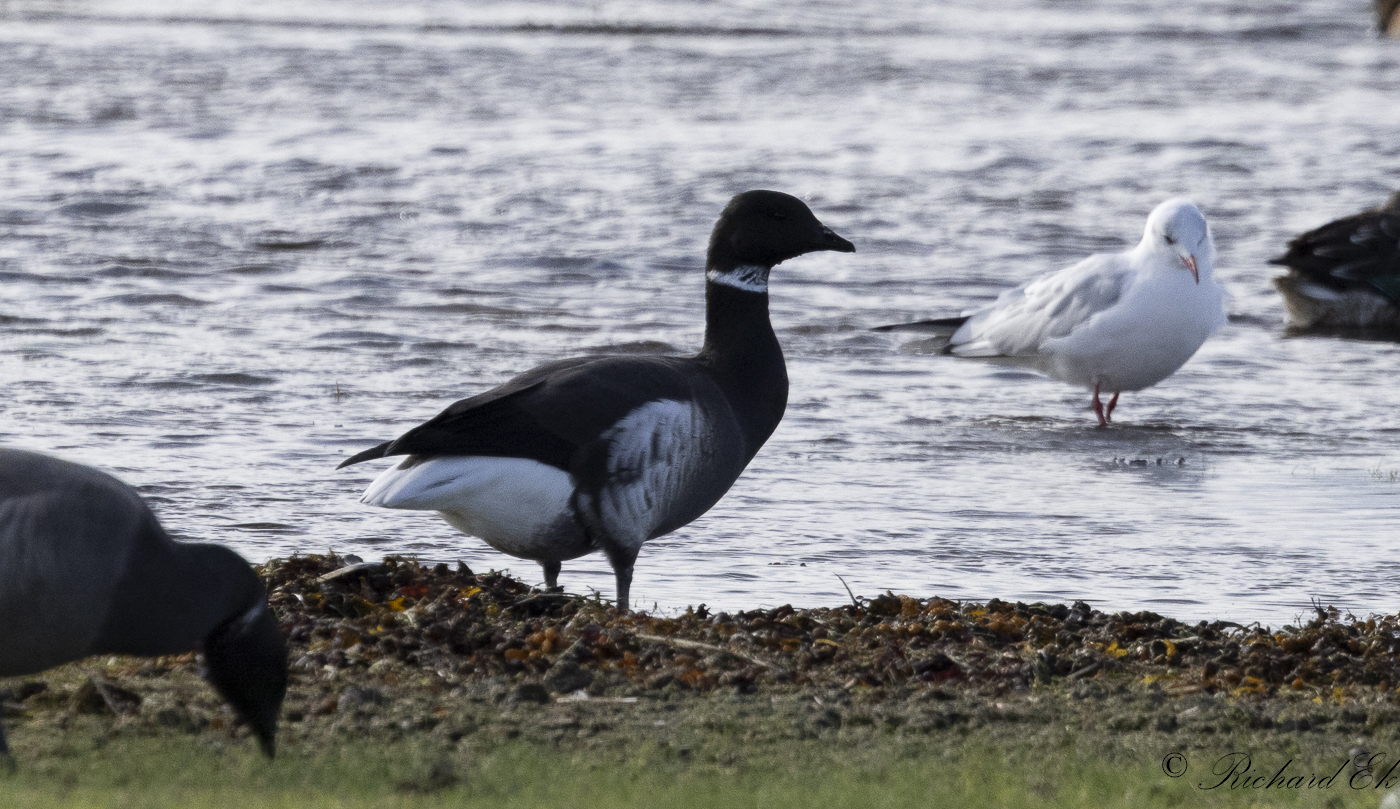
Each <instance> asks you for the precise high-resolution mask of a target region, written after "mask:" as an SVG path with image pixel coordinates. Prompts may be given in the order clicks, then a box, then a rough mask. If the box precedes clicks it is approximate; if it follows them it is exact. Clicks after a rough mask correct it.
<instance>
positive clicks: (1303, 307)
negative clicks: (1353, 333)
mask: <svg viewBox="0 0 1400 809" xmlns="http://www.w3.org/2000/svg"><path fill="white" fill-rule="evenodd" d="M1269 263H1270V264H1280V265H1282V266H1284V267H1287V268H1288V269H1289V272H1288V274H1287V275H1283V276H1280V277H1278V278H1275V279H1274V285H1275V286H1277V287H1278V289H1279V291H1280V292H1282V293H1283V301H1284V303H1285V304H1286V305H1287V307H1288V326H1289V328H1291V329H1294V330H1296V331H1309V330H1315V331H1326V330H1333V331H1348V330H1357V331H1392V332H1400V191H1397V192H1396V193H1394V194H1392V195H1391V197H1390V199H1389V201H1387V202H1386V203H1385V204H1384V205H1382V206H1381V207H1379V208H1373V209H1371V210H1369V211H1363V212H1361V213H1359V214H1355V215H1353V216H1348V217H1344V218H1342V219H1338V220H1336V221H1335V222H1328V223H1327V224H1325V225H1323V226H1322V227H1320V228H1317V229H1316V230H1310V231H1308V232H1307V233H1304V234H1303V235H1301V236H1299V237H1297V238H1296V239H1294V240H1293V241H1291V242H1289V243H1288V252H1287V253H1284V254H1283V255H1281V256H1279V257H1278V258H1276V259H1273V260H1272V261H1270V262H1269Z"/></svg>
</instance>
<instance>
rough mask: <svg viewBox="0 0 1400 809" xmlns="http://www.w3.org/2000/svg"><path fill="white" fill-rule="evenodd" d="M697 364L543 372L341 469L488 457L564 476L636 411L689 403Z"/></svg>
mask: <svg viewBox="0 0 1400 809" xmlns="http://www.w3.org/2000/svg"><path fill="white" fill-rule="evenodd" d="M695 364H696V361H695V360H693V359H688V358H681V357H593V358H588V357H585V358H577V359H570V360H561V361H559V362H554V363H549V364H547V365H541V366H540V367H538V368H535V369H532V370H530V371H526V372H525V373H523V374H521V375H520V376H517V377H515V378H514V379H512V380H510V381H509V382H507V383H505V384H504V385H501V386H500V387H498V388H494V389H492V390H489V391H487V392H485V393H482V394H479V395H477V396H473V397H471V398H469V399H463V400H461V401H459V402H456V403H454V404H452V405H451V406H449V407H448V408H447V409H446V410H444V411H442V412H441V413H439V414H438V415H436V416H434V417H433V418H432V419H430V420H428V421H426V422H424V423H422V424H420V425H418V426H417V427H414V428H413V429H411V430H409V431H408V432H406V433H404V434H403V435H401V436H399V437H398V438H396V439H394V440H393V441H386V442H384V443H383V444H380V445H378V446H376V447H372V448H370V449H368V450H365V451H364V452H361V453H359V454H357V455H354V456H351V457H350V458H347V459H346V460H345V461H344V462H342V463H341V464H340V466H342V467H344V466H349V465H351V464H356V463H360V462H361V461H367V460H371V459H373V458H383V457H387V456H391V455H421V456H425V457H432V456H437V455H491V456H497V457H505V458H529V459H531V460H535V461H539V462H541V463H545V464H549V465H550V466H553V467H556V468H559V469H565V470H567V469H569V467H570V463H571V461H572V459H573V458H574V457H575V453H576V452H577V451H578V449H579V448H580V447H581V446H584V445H586V444H588V443H590V442H592V441H595V440H597V439H598V438H599V437H600V436H601V435H602V434H603V433H604V432H606V431H607V430H608V429H609V428H610V427H612V426H613V425H614V424H616V423H617V422H619V421H621V420H622V418H623V417H624V416H626V415H627V414H628V413H630V412H632V411H633V410H635V409H636V408H638V407H640V406H641V405H643V404H646V403H647V402H651V401H656V400H661V399H670V400H674V401H681V402H688V401H691V400H692V399H694V397H695V391H694V386H695V384H696V383H697V375H696V374H695V368H694V367H692V366H694V365H695Z"/></svg>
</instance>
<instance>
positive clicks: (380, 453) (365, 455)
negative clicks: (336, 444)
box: [336, 441, 394, 469]
mask: <svg viewBox="0 0 1400 809" xmlns="http://www.w3.org/2000/svg"><path fill="white" fill-rule="evenodd" d="M392 443H394V442H393V441H385V442H384V443H383V444H380V445H379V446H377V447H370V448H369V449H367V450H365V451H364V452H357V453H355V454H354V455H351V456H350V457H349V458H346V459H345V460H343V461H341V462H340V465H339V466H337V467H336V469H344V468H345V467H347V466H351V465H352V464H357V463H360V462H361V461H372V460H374V459H375V458H383V457H384V453H386V452H388V451H389V445H390V444H392Z"/></svg>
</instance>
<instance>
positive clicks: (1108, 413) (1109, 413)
mask: <svg viewBox="0 0 1400 809" xmlns="http://www.w3.org/2000/svg"><path fill="white" fill-rule="evenodd" d="M1118 393H1119V392H1118V391H1115V392H1114V394H1113V398H1112V399H1109V400H1108V408H1107V409H1106V410H1104V414H1103V420H1104V421H1113V408H1115V407H1117V406H1118Z"/></svg>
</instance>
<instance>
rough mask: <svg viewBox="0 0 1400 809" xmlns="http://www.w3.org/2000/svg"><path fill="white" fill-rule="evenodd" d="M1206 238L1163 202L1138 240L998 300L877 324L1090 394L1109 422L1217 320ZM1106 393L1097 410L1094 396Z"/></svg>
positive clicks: (1201, 224)
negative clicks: (1125, 398) (1121, 402)
mask: <svg viewBox="0 0 1400 809" xmlns="http://www.w3.org/2000/svg"><path fill="white" fill-rule="evenodd" d="M1214 270H1215V242H1214V240H1213V239H1212V238H1211V234H1210V226H1209V225H1208V224H1207V223H1206V218H1205V216H1204V215H1202V214H1201V211H1200V209H1199V208H1197V207H1196V206H1195V205H1194V204H1192V203H1191V202H1190V201H1189V200H1186V199H1182V198H1174V199H1169V200H1167V201H1166V202H1163V203H1162V204H1161V205H1158V206H1157V207H1156V208H1155V209H1154V210H1153V211H1152V213H1151V214H1150V215H1149V216H1148V217H1147V227H1146V229H1145V230H1144V232H1143V234H1142V241H1141V242H1139V243H1138V245H1137V246H1136V247H1134V248H1132V249H1131V250H1127V251H1124V252H1122V253H1111V254H1110V253H1099V254H1096V255H1092V256H1089V257H1088V258H1086V259H1084V260H1083V261H1081V262H1079V263H1078V264H1075V265H1073V266H1071V267H1066V268H1065V269H1063V270H1060V271H1058V272H1054V273H1050V274H1048V275H1043V276H1040V277H1039V278H1036V279H1034V280H1032V281H1030V282H1028V283H1026V284H1023V285H1022V286H1019V287H1017V288H1016V289H1012V290H1009V291H1007V292H1004V293H1002V294H1001V296H1000V297H998V298H997V299H996V301H995V302H994V303H992V304H991V305H990V306H987V307H984V308H982V309H978V310H976V311H973V312H969V313H967V314H964V315H962V316H959V317H949V318H940V319H937V320H922V321H919V322H917V323H904V324H899V325H893V326H881V327H879V328H877V329H876V331H923V332H933V333H935V334H937V335H940V336H943V337H945V338H946V342H942V341H940V342H939V343H938V344H937V347H938V348H940V349H941V353H944V354H952V355H953V356H957V357H970V358H974V359H980V360H987V361H990V362H996V363H1001V364H1007V365H1017V366H1022V367H1027V368H1032V369H1034V370H1037V371H1039V372H1041V373H1043V374H1045V375H1047V376H1049V377H1052V378H1054V379H1058V380H1060V381H1061V382H1068V383H1070V384H1071V385H1082V386H1084V387H1086V388H1091V389H1093V391H1094V401H1093V406H1094V414H1095V415H1096V416H1098V419H1099V425H1100V426H1103V425H1106V424H1108V422H1109V420H1110V419H1111V417H1112V415H1113V408H1114V407H1116V406H1117V405H1118V395H1119V394H1120V393H1121V392H1123V391H1134V390H1142V389H1143V388H1147V387H1151V386H1152V385H1155V384H1157V383H1158V382H1161V381H1162V380H1163V379H1166V378H1167V377H1169V376H1171V375H1172V374H1173V373H1175V372H1176V370H1177V369H1178V368H1180V367H1181V366H1182V365H1184V364H1185V363H1186V361H1187V360H1189V359H1190V358H1191V356H1192V355H1193V354H1195V353H1196V349H1198V348H1200V347H1201V344H1202V343H1204V342H1205V340H1206V338H1207V337H1209V336H1210V335H1211V333H1212V332H1214V331H1215V330H1216V329H1217V328H1219V327H1220V325H1221V324H1223V323H1224V322H1225V311H1224V303H1225V290H1224V288H1223V287H1221V285H1220V283H1219V282H1218V281H1216V280H1215V277H1214ZM1100 391H1103V392H1104V393H1108V392H1109V391H1112V393H1113V398H1111V399H1109V401H1108V405H1107V406H1106V407H1105V405H1104V404H1103V402H1102V401H1101V400H1100V398H1099V392H1100Z"/></svg>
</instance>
